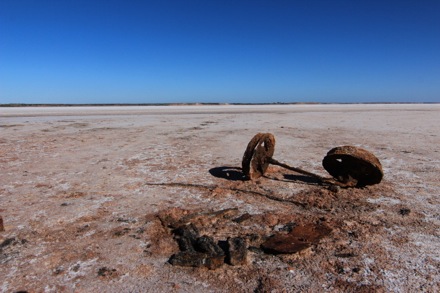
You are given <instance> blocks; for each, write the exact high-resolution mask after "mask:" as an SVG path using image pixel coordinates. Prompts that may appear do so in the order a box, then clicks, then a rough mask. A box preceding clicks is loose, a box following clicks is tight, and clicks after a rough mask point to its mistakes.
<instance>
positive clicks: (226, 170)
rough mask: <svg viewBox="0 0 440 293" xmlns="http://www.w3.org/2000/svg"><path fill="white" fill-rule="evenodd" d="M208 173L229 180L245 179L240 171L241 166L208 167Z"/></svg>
mask: <svg viewBox="0 0 440 293" xmlns="http://www.w3.org/2000/svg"><path fill="white" fill-rule="evenodd" d="M209 173H211V175H212V176H214V177H218V178H223V179H227V180H231V181H245V180H246V177H245V176H244V174H243V172H242V171H241V168H238V167H227V166H222V167H215V168H212V169H209Z"/></svg>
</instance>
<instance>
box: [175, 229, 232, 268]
mask: <svg viewBox="0 0 440 293" xmlns="http://www.w3.org/2000/svg"><path fill="white" fill-rule="evenodd" d="M174 233H175V234H176V238H177V240H178V242H179V248H180V250H181V251H180V252H179V253H177V254H174V255H173V256H171V258H170V260H169V262H170V264H172V265H178V266H186V267H188V266H189V267H207V268H209V269H216V268H218V267H220V266H221V265H222V264H223V263H224V261H225V252H224V251H223V250H222V249H221V247H220V246H219V245H218V244H217V243H215V241H214V238H212V237H209V236H206V235H205V236H201V237H200V236H199V231H198V230H197V228H196V227H195V226H194V225H193V224H192V223H191V224H189V225H184V226H180V227H179V228H177V229H175V230H174Z"/></svg>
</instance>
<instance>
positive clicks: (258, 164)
mask: <svg viewBox="0 0 440 293" xmlns="http://www.w3.org/2000/svg"><path fill="white" fill-rule="evenodd" d="M274 152H275V137H274V136H273V134H271V133H257V134H256V135H255V136H254V137H253V138H252V139H251V141H250V142H249V143H248V145H247V147H246V151H245V152H244V155H243V160H242V162H241V166H242V171H243V174H244V175H245V176H246V177H247V178H249V179H257V178H259V177H261V176H263V175H264V173H265V172H266V170H267V167H269V163H270V161H271V159H272V156H273V153H274Z"/></svg>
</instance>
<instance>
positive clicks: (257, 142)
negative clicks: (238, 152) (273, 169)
mask: <svg viewBox="0 0 440 293" xmlns="http://www.w3.org/2000/svg"><path fill="white" fill-rule="evenodd" d="M274 152H275V137H274V136H273V134H271V133H257V134H256V135H255V136H254V137H253V138H252V139H251V141H250V142H249V143H248V145H247V148H246V151H245V152H244V155H243V160H242V163H241V166H242V170H243V174H244V175H245V176H246V177H247V178H249V179H252V180H253V179H257V178H259V177H261V176H263V175H264V173H265V172H266V170H267V168H268V167H269V164H272V165H277V166H280V167H283V168H286V169H288V170H291V171H294V172H297V173H300V174H304V175H307V176H310V177H314V178H316V179H318V180H320V181H323V182H324V181H326V178H323V177H321V176H319V175H317V174H314V173H310V172H307V171H305V170H302V169H300V168H296V167H292V166H289V165H287V164H284V163H281V162H278V161H277V160H275V159H274V158H272V156H273V154H274Z"/></svg>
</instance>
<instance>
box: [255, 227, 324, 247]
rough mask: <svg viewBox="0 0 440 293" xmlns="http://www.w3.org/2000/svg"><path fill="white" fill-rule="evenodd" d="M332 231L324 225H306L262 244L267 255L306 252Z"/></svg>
mask: <svg viewBox="0 0 440 293" xmlns="http://www.w3.org/2000/svg"><path fill="white" fill-rule="evenodd" d="M331 231H332V230H331V229H330V228H329V227H327V226H326V225H324V224H313V223H310V224H306V225H302V226H296V227H295V228H293V230H292V231H291V232H290V233H288V234H283V233H278V234H276V235H274V236H273V237H271V238H269V239H268V240H266V241H265V242H264V243H262V244H261V248H262V249H263V250H264V252H266V253H271V254H285V253H296V252H298V251H301V250H304V249H306V248H308V247H310V246H312V245H314V244H317V243H318V242H319V240H320V239H322V238H323V237H325V236H328V235H329V234H330V232H331Z"/></svg>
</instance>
